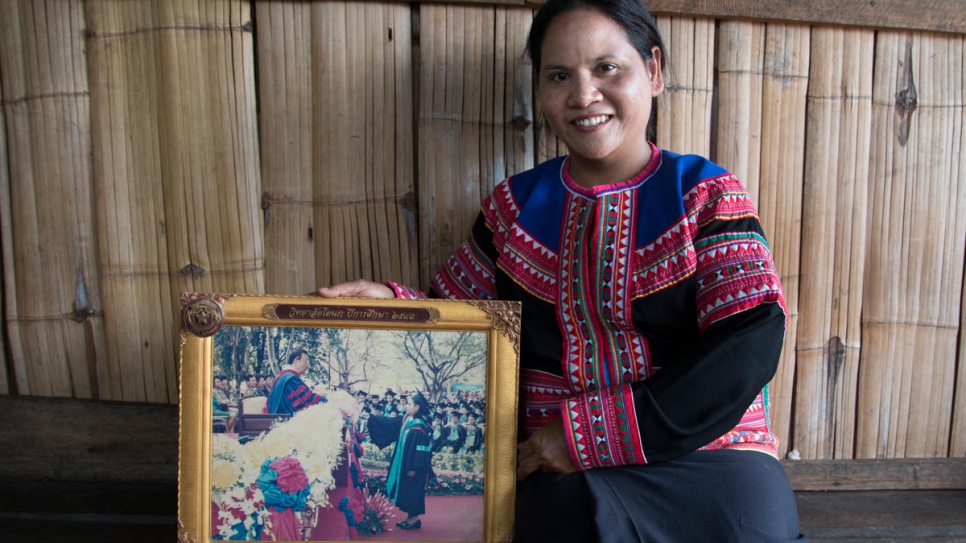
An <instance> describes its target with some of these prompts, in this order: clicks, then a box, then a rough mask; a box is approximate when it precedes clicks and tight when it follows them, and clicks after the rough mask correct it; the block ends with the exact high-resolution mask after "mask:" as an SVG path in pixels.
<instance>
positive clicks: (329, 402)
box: [178, 293, 520, 543]
mask: <svg viewBox="0 0 966 543" xmlns="http://www.w3.org/2000/svg"><path fill="white" fill-rule="evenodd" d="M519 338H520V305H519V303H517V302H498V301H451V300H381V299H370V298H339V299H323V298H318V297H315V296H299V297H282V296H254V295H233V294H224V295H222V294H205V293H190V294H183V295H182V298H181V368H180V372H181V381H180V385H181V397H180V400H181V401H180V429H181V435H180V463H179V481H178V537H179V541H181V542H182V543H186V542H192V543H194V542H210V541H223V540H233V541H323V542H326V541H331V542H335V541H422V542H430V541H434V542H435V541H453V542H477V541H480V542H485V543H502V542H504V541H509V540H510V539H511V538H512V529H513V526H512V524H513V514H514V492H515V484H516V475H515V474H516V437H517V434H516V432H517V394H518V379H519V377H518V368H519V350H520V344H519V341H520V340H519Z"/></svg>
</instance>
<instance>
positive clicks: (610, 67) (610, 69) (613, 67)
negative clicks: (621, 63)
mask: <svg viewBox="0 0 966 543" xmlns="http://www.w3.org/2000/svg"><path fill="white" fill-rule="evenodd" d="M599 69H600V71H602V72H613V71H614V70H616V69H617V65H616V64H610V63H608V64H601V65H600V68H599Z"/></svg>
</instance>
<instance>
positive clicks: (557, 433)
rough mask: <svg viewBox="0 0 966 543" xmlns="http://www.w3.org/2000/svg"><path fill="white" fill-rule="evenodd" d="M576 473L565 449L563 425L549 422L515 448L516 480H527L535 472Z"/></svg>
mask: <svg viewBox="0 0 966 543" xmlns="http://www.w3.org/2000/svg"><path fill="white" fill-rule="evenodd" d="M538 469H539V470H542V471H560V472H564V473H569V472H571V471H576V469H577V468H575V467H574V464H573V461H572V460H571V459H570V451H569V450H568V448H567V441H566V436H565V434H564V429H563V423H562V422H561V421H559V420H556V421H550V422H549V423H547V425H546V426H544V427H543V428H540V429H539V430H537V431H536V432H534V434H533V435H532V436H530V437H529V438H528V439H527V440H526V441H524V442H523V443H521V444H520V445H519V446H517V480H521V481H522V480H523V479H525V478H527V476H529V475H530V474H531V473H533V472H534V471H537V470H538Z"/></svg>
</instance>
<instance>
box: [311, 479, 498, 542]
mask: <svg viewBox="0 0 966 543" xmlns="http://www.w3.org/2000/svg"><path fill="white" fill-rule="evenodd" d="M345 491H346V490H345V488H335V489H333V490H330V491H329V503H331V504H333V505H332V506H331V507H329V508H328V509H325V510H323V511H320V512H319V521H318V524H316V526H315V530H313V531H312V541H460V542H469V541H482V540H483V496H426V513H425V514H423V515H420V517H419V519H420V520H422V528H420V529H419V530H403V529H402V528H400V527H398V526H396V523H397V522H399V521H401V520H403V519H405V518H406V513H403V512H402V511H400V510H399V509H395V508H393V513H394V514H395V515H396V518H394V519H392V520H391V521H390V522H389V523H388V525H387V526H386V528H387V529H389V530H390V531H386V532H383V533H381V534H379V535H375V536H360V535H359V534H357V533H356V531H355V530H352V532H351V534H350V533H349V530H348V528H347V527H346V522H345V515H343V514H342V513H341V512H339V508H338V503H339V499H340V498H342V496H344V495H345Z"/></svg>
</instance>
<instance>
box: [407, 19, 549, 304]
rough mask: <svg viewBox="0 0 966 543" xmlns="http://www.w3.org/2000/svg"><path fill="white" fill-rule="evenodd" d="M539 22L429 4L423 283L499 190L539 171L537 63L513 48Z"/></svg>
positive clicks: (423, 45)
mask: <svg viewBox="0 0 966 543" xmlns="http://www.w3.org/2000/svg"><path fill="white" fill-rule="evenodd" d="M531 18H532V13H531V11H530V10H529V9H518V8H509V9H508V8H502V7H467V6H454V5H432V4H422V5H420V36H419V67H420V68H419V89H420V94H419V119H418V133H419V150H418V168H419V180H418V185H419V215H420V248H421V257H422V258H421V262H422V266H421V268H420V277H421V281H420V283H421V284H422V285H427V284H428V282H429V278H430V277H431V276H432V274H433V273H435V271H436V270H437V269H438V268H439V267H440V266H441V265H442V263H443V262H444V260H445V259H446V258H447V257H449V255H450V254H452V253H453V252H454V251H455V250H456V248H457V247H458V246H459V244H460V243H462V242H463V240H464V239H465V238H466V236H467V235H468V234H469V232H470V228H471V226H472V224H473V221H474V220H475V218H476V216H477V214H478V213H479V210H480V202H481V201H482V199H483V197H484V196H486V195H487V194H488V193H489V192H490V190H491V189H492V188H493V186H494V184H495V183H497V182H499V181H500V179H502V177H504V176H505V175H506V174H507V173H515V171H514V172H510V171H508V169H509V168H511V167H512V168H514V170H517V169H519V168H525V167H529V166H530V165H532V164H533V162H532V160H533V158H532V157H533V144H532V143H529V142H528V141H527V140H530V141H532V139H533V134H532V131H533V119H532V118H531V116H532V111H533V106H532V92H531V90H530V89H529V85H530V77H529V75H528V72H529V70H530V65H529V64H527V63H525V61H524V60H523V57H521V56H520V50H519V49H517V50H511V49H510V46H509V45H508V44H511V45H512V44H522V43H523V40H525V36H526V30H527V28H528V27H529V21H530V19H531ZM497 38H499V39H497ZM481 127H487V128H486V129H484V130H481Z"/></svg>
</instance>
